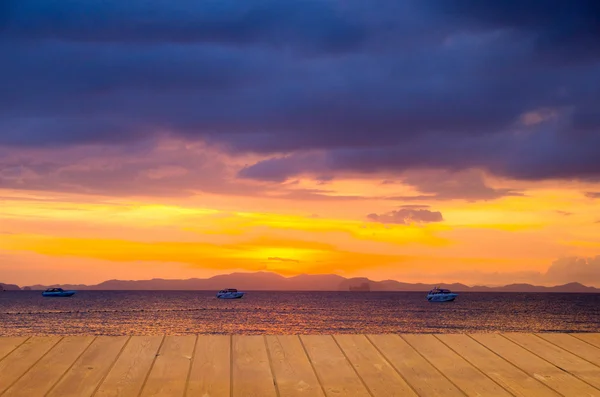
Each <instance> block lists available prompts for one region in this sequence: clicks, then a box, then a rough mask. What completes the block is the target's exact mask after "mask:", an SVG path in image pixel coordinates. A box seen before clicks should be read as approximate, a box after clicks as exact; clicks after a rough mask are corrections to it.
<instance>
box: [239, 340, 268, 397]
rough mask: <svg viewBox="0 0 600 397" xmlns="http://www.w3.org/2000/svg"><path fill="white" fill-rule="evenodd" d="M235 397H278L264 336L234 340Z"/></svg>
mask: <svg viewBox="0 0 600 397" xmlns="http://www.w3.org/2000/svg"><path fill="white" fill-rule="evenodd" d="M232 356H233V357H232V360H233V363H232V364H233V368H232V377H233V379H232V381H233V390H232V391H233V397H261V396H264V397H269V396H273V397H275V396H277V391H276V389H275V383H274V381H273V374H272V373H271V366H270V363H269V357H268V354H267V346H266V345H265V339H264V337H263V336H258V335H254V336H239V335H234V336H233V339H232Z"/></svg>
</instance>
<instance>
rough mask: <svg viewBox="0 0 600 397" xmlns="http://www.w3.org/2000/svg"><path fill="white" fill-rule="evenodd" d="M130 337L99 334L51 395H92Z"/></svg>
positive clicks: (69, 396) (82, 396) (65, 396)
mask: <svg viewBox="0 0 600 397" xmlns="http://www.w3.org/2000/svg"><path fill="white" fill-rule="evenodd" d="M128 339H129V337H126V336H99V337H97V338H96V339H94V341H93V342H92V343H91V345H90V346H89V347H88V348H87V349H86V350H85V351H84V352H83V354H82V355H81V356H79V358H78V359H77V361H75V363H74V364H73V366H71V368H69V370H68V371H67V372H66V373H65V375H64V376H63V377H62V378H61V379H60V380H59V381H58V383H57V384H56V385H55V386H54V387H53V388H52V389H51V390H50V392H49V393H48V396H49V397H58V396H62V397H71V396H72V397H87V396H91V395H92V394H93V393H94V391H95V390H96V388H97V387H98V385H99V384H100V382H101V381H102V379H104V376H106V374H107V373H108V371H109V369H110V368H111V366H112V364H113V363H114V362H115V360H116V359H117V356H118V355H119V353H120V352H121V349H122V348H123V346H125V343H127V340H128Z"/></svg>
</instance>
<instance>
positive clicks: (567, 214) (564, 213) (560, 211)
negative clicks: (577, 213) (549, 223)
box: [556, 210, 573, 216]
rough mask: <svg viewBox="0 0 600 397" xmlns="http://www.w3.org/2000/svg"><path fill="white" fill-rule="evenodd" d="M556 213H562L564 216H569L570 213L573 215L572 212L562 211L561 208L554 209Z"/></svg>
mask: <svg viewBox="0 0 600 397" xmlns="http://www.w3.org/2000/svg"><path fill="white" fill-rule="evenodd" d="M556 213H557V214H560V215H564V216H571V215H573V212H569V211H562V210H556Z"/></svg>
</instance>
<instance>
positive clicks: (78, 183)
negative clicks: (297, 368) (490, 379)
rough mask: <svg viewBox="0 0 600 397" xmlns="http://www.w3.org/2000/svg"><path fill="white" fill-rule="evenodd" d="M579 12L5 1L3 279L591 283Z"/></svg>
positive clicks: (593, 197)
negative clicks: (238, 274) (259, 274)
mask: <svg viewBox="0 0 600 397" xmlns="http://www.w3.org/2000/svg"><path fill="white" fill-rule="evenodd" d="M598 37H600V2H598V1H595V0H573V1H569V2H566V1H559V0H530V1H516V0H503V1H498V2H482V1H478V0H375V1H369V2H367V1H364V0H285V1H284V0H244V1H242V0H219V1H216V0H201V1H198V0H179V1H171V0H128V1H120V0H85V1H84V0H61V1H58V0H4V1H2V2H1V3H0V54H2V55H1V62H0V82H1V86H2V90H0V281H2V282H5V283H16V284H19V285H27V284H35V283H45V284H50V283H88V284H89V283H97V282H101V281H104V280H107V279H149V278H188V277H209V276H212V275H216V274H222V273H230V272H235V271H272V272H276V273H279V274H282V275H284V276H292V275H297V274H303V273H309V274H326V273H335V274H340V275H343V276H346V277H354V276H364V277H369V278H371V279H373V280H383V279H397V280H401V281H407V282H416V281H420V282H431V283H433V282H439V281H445V282H451V281H459V282H463V283H467V284H486V285H499V284H509V283H514V282H530V283H535V284H540V285H555V284H561V283H566V282H572V281H578V282H582V283H584V284H586V285H595V286H598V287H600V40H598Z"/></svg>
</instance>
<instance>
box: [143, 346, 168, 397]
mask: <svg viewBox="0 0 600 397" xmlns="http://www.w3.org/2000/svg"><path fill="white" fill-rule="evenodd" d="M165 339H167V337H166V336H165V335H163V337H162V340H161V341H160V345H158V350H157V351H156V354H155V355H154V359H153V360H152V364H150V368H149V369H148V373H147V374H146V376H145V377H144V382H143V383H142V387H140V391H139V392H138V394H137V395H138V397H139V396H141V395H142V392H143V391H144V387H146V383H147V382H148V378H149V377H150V373H152V369H153V368H154V363H156V359H157V358H158V356H160V354H161V353H162V352H161V350H162V347H163V344H164V343H165Z"/></svg>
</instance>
